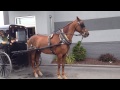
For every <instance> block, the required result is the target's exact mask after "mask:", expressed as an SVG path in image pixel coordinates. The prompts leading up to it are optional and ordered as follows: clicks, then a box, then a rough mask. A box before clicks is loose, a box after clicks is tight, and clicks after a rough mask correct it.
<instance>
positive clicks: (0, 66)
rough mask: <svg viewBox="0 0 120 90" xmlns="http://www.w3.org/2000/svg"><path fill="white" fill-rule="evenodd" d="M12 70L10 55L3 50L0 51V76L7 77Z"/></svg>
mask: <svg viewBox="0 0 120 90" xmlns="http://www.w3.org/2000/svg"><path fill="white" fill-rule="evenodd" d="M11 71H12V63H11V60H10V57H9V56H8V54H6V53H5V52H0V76H1V77H3V78H7V77H8V76H9V75H10V73H11Z"/></svg>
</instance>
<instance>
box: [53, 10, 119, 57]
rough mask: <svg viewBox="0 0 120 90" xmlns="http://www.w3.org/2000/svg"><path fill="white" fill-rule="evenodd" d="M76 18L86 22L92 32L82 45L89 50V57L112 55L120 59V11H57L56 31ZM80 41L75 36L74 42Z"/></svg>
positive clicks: (79, 38)
mask: <svg viewBox="0 0 120 90" xmlns="http://www.w3.org/2000/svg"><path fill="white" fill-rule="evenodd" d="M76 16H78V17H79V18H80V19H82V20H84V22H85V25H86V28H87V29H88V30H89V32H90V36H89V37H88V38H85V39H83V44H82V45H83V46H84V47H85V48H86V49H87V57H93V58H98V57H99V56H100V55H101V54H104V53H111V54H114V55H115V56H116V57H118V58H119V59H120V38H119V37H120V25H119V22H120V11H55V30H58V28H62V27H64V26H65V25H67V24H68V23H69V22H71V21H74V20H75V19H76ZM80 40H81V37H76V36H75V37H73V40H72V41H73V43H77V42H78V41H80ZM73 46H74V44H73V45H72V46H71V47H73Z"/></svg>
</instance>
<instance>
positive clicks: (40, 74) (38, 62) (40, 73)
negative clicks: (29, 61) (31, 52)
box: [35, 51, 43, 76]
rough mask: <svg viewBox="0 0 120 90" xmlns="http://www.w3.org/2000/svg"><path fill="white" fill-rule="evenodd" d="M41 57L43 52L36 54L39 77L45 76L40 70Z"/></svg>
mask: <svg viewBox="0 0 120 90" xmlns="http://www.w3.org/2000/svg"><path fill="white" fill-rule="evenodd" d="M40 55H41V52H39V51H37V52H36V59H35V61H36V70H37V74H38V75H39V76H43V74H42V72H41V70H40V67H39V65H40V61H39V58H40Z"/></svg>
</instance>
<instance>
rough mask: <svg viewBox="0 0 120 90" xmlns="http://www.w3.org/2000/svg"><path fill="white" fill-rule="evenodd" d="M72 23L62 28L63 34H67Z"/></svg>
mask: <svg viewBox="0 0 120 90" xmlns="http://www.w3.org/2000/svg"><path fill="white" fill-rule="evenodd" d="M72 23H73V22H70V23H68V24H67V25H66V26H64V27H63V29H64V33H67V32H68V29H69V26H70V25H71V24H72Z"/></svg>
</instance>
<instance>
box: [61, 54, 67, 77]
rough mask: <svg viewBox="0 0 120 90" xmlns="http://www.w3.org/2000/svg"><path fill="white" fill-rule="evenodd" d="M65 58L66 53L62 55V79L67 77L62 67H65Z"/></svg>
mask: <svg viewBox="0 0 120 90" xmlns="http://www.w3.org/2000/svg"><path fill="white" fill-rule="evenodd" d="M65 60H66V55H64V56H63V59H62V78H63V79H67V76H66V75H65V71H64V68H65Z"/></svg>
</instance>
